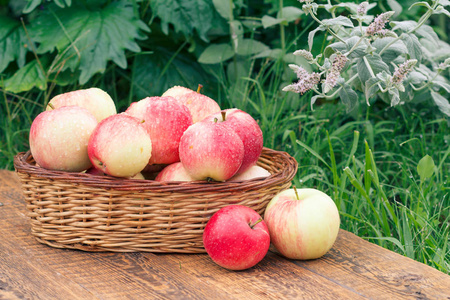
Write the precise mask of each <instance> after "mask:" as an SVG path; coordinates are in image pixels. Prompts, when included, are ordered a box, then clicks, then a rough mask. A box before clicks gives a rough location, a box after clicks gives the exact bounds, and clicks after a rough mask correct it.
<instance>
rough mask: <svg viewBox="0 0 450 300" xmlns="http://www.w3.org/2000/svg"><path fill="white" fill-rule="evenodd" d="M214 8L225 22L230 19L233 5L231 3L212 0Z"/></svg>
mask: <svg viewBox="0 0 450 300" xmlns="http://www.w3.org/2000/svg"><path fill="white" fill-rule="evenodd" d="M212 2H213V4H214V7H215V8H216V10H217V12H218V13H219V15H221V16H222V18H224V19H226V20H231V19H232V16H233V15H232V14H233V8H234V3H233V1H222V0H213V1H212Z"/></svg>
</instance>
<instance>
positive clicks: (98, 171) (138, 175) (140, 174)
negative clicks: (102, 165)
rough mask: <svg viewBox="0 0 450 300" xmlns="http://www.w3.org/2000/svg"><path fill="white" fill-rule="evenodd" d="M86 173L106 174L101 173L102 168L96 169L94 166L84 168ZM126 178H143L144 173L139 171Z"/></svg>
mask: <svg viewBox="0 0 450 300" xmlns="http://www.w3.org/2000/svg"><path fill="white" fill-rule="evenodd" d="M86 174H91V175H95V176H106V174H105V173H103V171H102V170H100V169H97V168H96V167H94V166H92V167H90V168H89V169H87V170H86ZM128 179H145V177H144V175H143V174H142V173H141V172H139V173H137V174H136V175H134V176H132V177H128Z"/></svg>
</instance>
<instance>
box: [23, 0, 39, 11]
mask: <svg viewBox="0 0 450 300" xmlns="http://www.w3.org/2000/svg"><path fill="white" fill-rule="evenodd" d="M41 3H42V0H27V5H25V7H24V9H23V11H22V12H23V13H24V14H28V13H30V12H32V11H33V10H34V9H35V8H36V7H37V6H38V5H40V4H41Z"/></svg>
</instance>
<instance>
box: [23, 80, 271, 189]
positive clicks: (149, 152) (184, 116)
mask: <svg viewBox="0 0 450 300" xmlns="http://www.w3.org/2000/svg"><path fill="white" fill-rule="evenodd" d="M29 143H30V151H31V154H32V155H33V158H34V159H35V161H36V163H37V164H38V165H39V166H40V167H42V168H45V169H50V170H60V171H67V172H87V173H91V174H96V175H110V176H114V177H122V178H130V179H154V180H157V181H195V180H208V181H227V180H246V179H251V178H256V177H267V176H270V173H269V172H268V171H267V170H265V169H264V168H261V167H259V166H257V165H256V162H257V161H258V158H259V156H260V155H261V151H262V148H263V135H262V131H261V129H260V127H259V125H258V123H257V122H256V120H255V119H253V117H252V116H251V115H250V114H248V113H246V112H244V111H242V110H239V109H226V110H221V108H220V107H219V105H218V103H217V102H216V101H215V100H213V99H212V98H210V97H208V96H206V95H204V94H201V93H200V90H197V91H194V90H191V89H189V88H186V87H182V86H174V87H172V88H170V89H168V90H167V91H166V92H165V93H164V94H163V95H161V96H154V97H147V98H145V99H142V100H140V101H137V102H133V103H132V104H131V105H130V106H129V107H128V108H127V109H126V110H125V111H124V112H122V113H117V110H116V106H115V104H114V101H113V99H112V98H111V97H110V96H109V95H108V94H107V93H106V92H104V91H103V90H101V89H98V88H90V89H84V90H76V91H71V92H68V93H64V94H60V95H57V96H55V97H54V98H52V99H51V100H50V101H49V104H48V106H47V108H46V111H44V112H42V113H40V114H39V115H38V116H37V117H36V118H35V119H34V120H33V122H32V124H31V128H30V136H29Z"/></svg>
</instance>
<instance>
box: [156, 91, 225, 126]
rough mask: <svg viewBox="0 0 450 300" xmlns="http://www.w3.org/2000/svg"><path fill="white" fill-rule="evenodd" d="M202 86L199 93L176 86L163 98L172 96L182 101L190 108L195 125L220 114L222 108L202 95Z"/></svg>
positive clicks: (166, 92) (164, 94)
mask: <svg viewBox="0 0 450 300" xmlns="http://www.w3.org/2000/svg"><path fill="white" fill-rule="evenodd" d="M201 87H202V86H201V85H199V87H198V89H197V91H194V90H191V89H188V88H186V87H183V86H174V87H171V88H170V89H168V90H167V91H165V92H164V93H163V94H162V96H163V97H166V96H171V97H174V98H175V99H177V100H179V101H181V102H182V103H183V104H184V105H186V106H187V107H188V108H189V111H190V112H191V115H192V121H193V122H194V123H196V122H198V121H201V120H203V119H204V118H205V117H207V116H209V115H211V114H213V113H216V112H219V111H220V106H219V104H217V102H216V101H215V100H213V99H211V98H210V97H208V96H206V95H203V94H200V89H201Z"/></svg>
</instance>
